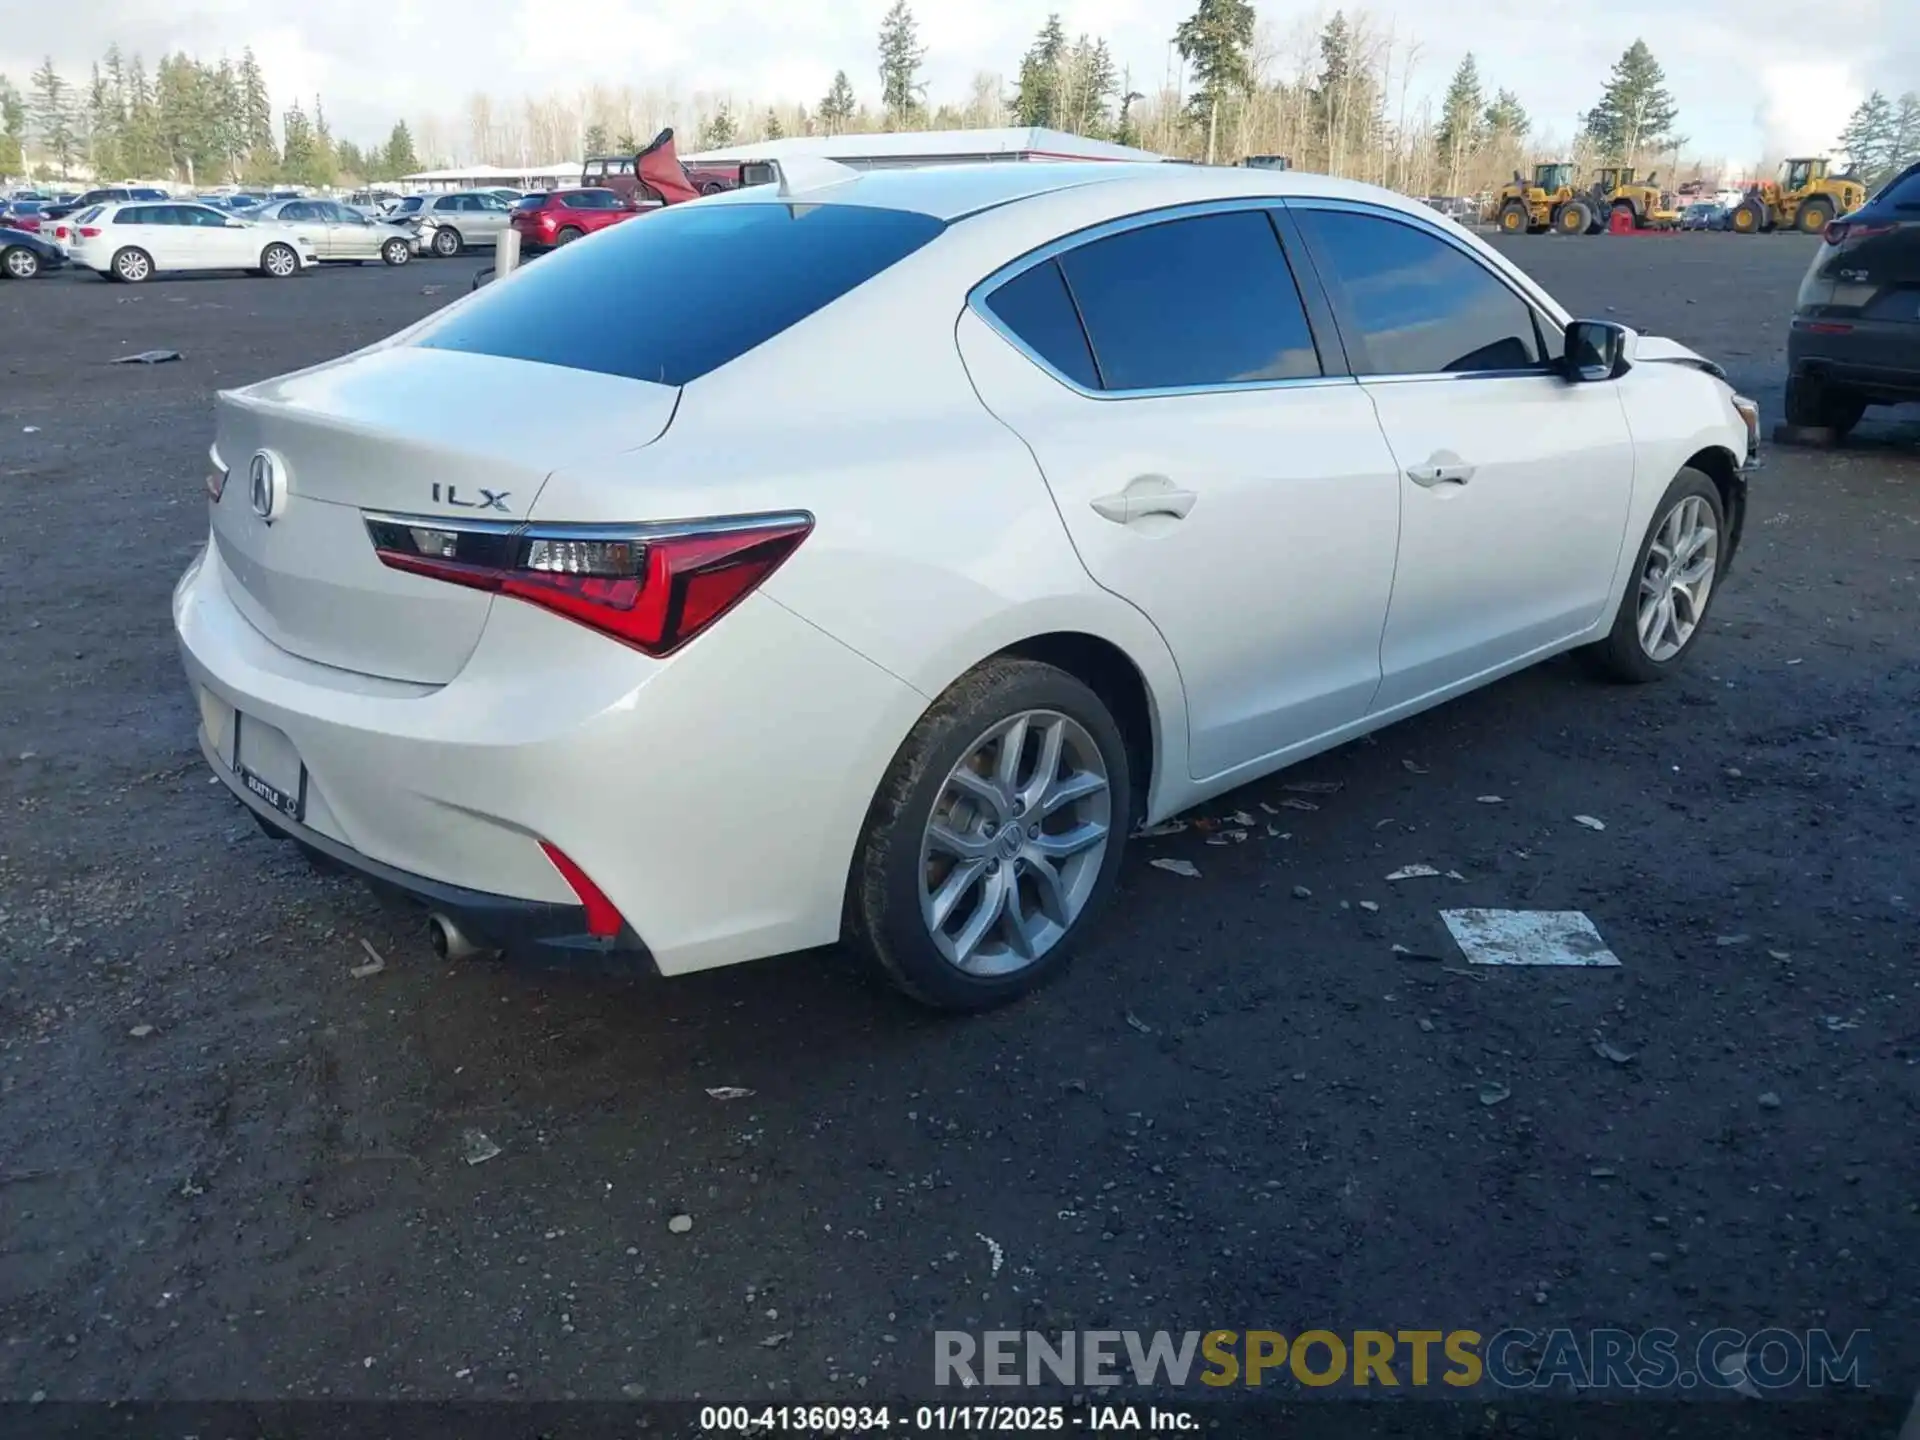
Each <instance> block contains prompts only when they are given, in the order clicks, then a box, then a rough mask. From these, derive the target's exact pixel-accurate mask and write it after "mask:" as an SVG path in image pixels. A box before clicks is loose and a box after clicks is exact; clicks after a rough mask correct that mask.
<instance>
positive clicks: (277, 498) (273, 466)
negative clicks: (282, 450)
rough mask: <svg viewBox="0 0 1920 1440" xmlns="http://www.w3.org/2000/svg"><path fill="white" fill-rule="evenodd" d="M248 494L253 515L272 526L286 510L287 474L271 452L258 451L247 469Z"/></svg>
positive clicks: (278, 458)
mask: <svg viewBox="0 0 1920 1440" xmlns="http://www.w3.org/2000/svg"><path fill="white" fill-rule="evenodd" d="M247 494H248V498H249V499H251V500H252V501H253V513H254V514H256V515H258V516H259V517H260V518H261V519H262V520H264V521H266V522H267V523H268V524H269V525H271V524H272V523H273V522H274V521H275V520H277V519H279V518H280V512H281V511H282V510H283V509H285V508H286V498H287V497H286V473H285V469H284V467H283V466H282V465H281V463H280V457H279V456H277V455H275V454H274V453H273V452H272V451H271V450H256V451H254V454H253V462H252V464H250V465H248V467H247Z"/></svg>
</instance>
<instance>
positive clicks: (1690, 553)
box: [1591, 469, 1727, 684]
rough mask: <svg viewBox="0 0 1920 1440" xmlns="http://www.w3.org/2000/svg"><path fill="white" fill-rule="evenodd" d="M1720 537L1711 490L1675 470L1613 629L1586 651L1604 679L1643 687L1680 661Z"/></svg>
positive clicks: (1721, 546) (1720, 548) (1706, 482)
mask: <svg viewBox="0 0 1920 1440" xmlns="http://www.w3.org/2000/svg"><path fill="white" fill-rule="evenodd" d="M1726 533H1727V522H1726V514H1725V512H1724V511H1723V510H1722V508H1721V500H1720V490H1719V487H1717V486H1716V485H1715V484H1714V483H1713V480H1712V479H1711V478H1710V477H1709V476H1707V475H1704V474H1702V473H1701V472H1700V471H1698V470H1692V469H1688V470H1682V471H1681V472H1680V473H1679V474H1678V475H1676V476H1675V477H1674V480H1673V483H1672V484H1671V485H1669V486H1668V487H1667V493H1666V494H1664V495H1662V496H1661V497H1660V503H1659V504H1658V505H1657V506H1655V507H1654V512H1653V523H1652V525H1650V526H1649V527H1648V528H1647V534H1646V538H1645V539H1644V540H1642V541H1641V542H1640V550H1639V553H1638V555H1637V556H1636V558H1635V560H1634V567H1633V574H1632V577H1631V578H1630V579H1629V580H1628V582H1627V590H1626V594H1624V595H1623V596H1621V597H1620V609H1619V610H1618V611H1617V612H1616V613H1615V615H1614V621H1613V629H1612V630H1611V631H1609V632H1608V634H1607V638H1606V639H1604V640H1602V641H1600V642H1599V643H1598V644H1596V645H1594V646H1593V647H1592V651H1591V653H1592V656H1593V659H1594V660H1595V662H1596V663H1597V664H1598V666H1599V668H1600V670H1601V671H1602V672H1603V673H1604V674H1606V675H1607V676H1608V677H1610V678H1612V679H1615V680H1621V681H1625V682H1627V683H1629V684H1645V683H1646V682H1648V681H1650V680H1658V679H1660V678H1661V677H1662V676H1664V675H1666V674H1667V673H1668V672H1669V671H1670V670H1672V669H1674V668H1675V667H1676V666H1678V665H1679V663H1680V662H1681V661H1682V660H1683V659H1685V658H1686V656H1687V653H1688V652H1689V651H1690V650H1692V649H1693V646H1694V644H1695V642H1696V641H1698V640H1699V638H1700V636H1701V633H1702V632H1703V630H1704V629H1705V626H1706V622H1707V611H1708V609H1709V607H1710V606H1711V605H1712V604H1713V596H1714V587H1715V585H1716V583H1717V582H1718V580H1719V578H1720V560H1721V556H1722V555H1723V554H1724V553H1725V550H1726Z"/></svg>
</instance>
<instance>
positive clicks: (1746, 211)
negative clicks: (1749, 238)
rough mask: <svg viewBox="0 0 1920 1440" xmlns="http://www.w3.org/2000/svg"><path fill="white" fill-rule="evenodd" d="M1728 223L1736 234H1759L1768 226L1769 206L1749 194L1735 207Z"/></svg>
mask: <svg viewBox="0 0 1920 1440" xmlns="http://www.w3.org/2000/svg"><path fill="white" fill-rule="evenodd" d="M1728 225H1729V227H1730V228H1731V229H1732V230H1733V232H1734V233H1735V234H1736V235H1758V234H1759V233H1760V232H1761V231H1763V230H1765V229H1766V228H1767V207H1766V206H1764V205H1762V204H1761V203H1760V202H1759V201H1758V200H1756V199H1754V198H1753V197H1752V196H1751V195H1749V196H1748V197H1747V198H1746V199H1745V200H1742V201H1741V202H1740V203H1739V204H1738V205H1736V206H1734V207H1733V218H1732V219H1731V220H1730V221H1728Z"/></svg>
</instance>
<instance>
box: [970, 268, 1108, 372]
mask: <svg viewBox="0 0 1920 1440" xmlns="http://www.w3.org/2000/svg"><path fill="white" fill-rule="evenodd" d="M987 309H989V310H991V311H992V312H993V314H994V317H995V318H996V319H998V320H999V322H1000V323H1001V324H1002V325H1004V326H1006V327H1007V329H1009V330H1011V331H1012V332H1013V333H1014V334H1015V335H1017V336H1018V337H1019V338H1020V340H1021V341H1022V342H1023V343H1024V344H1025V345H1026V346H1027V348H1028V349H1030V350H1032V351H1033V352H1034V354H1036V355H1038V356H1039V357H1040V358H1041V359H1042V360H1044V361H1046V362H1047V363H1048V364H1049V365H1051V366H1053V368H1054V369H1056V370H1058V371H1059V372H1060V373H1061V374H1062V375H1065V376H1066V377H1067V378H1068V379H1069V380H1072V381H1073V382H1075V383H1076V384H1078V385H1083V386H1085V387H1086V388H1087V389H1089V390H1098V389H1099V388H1100V375H1099V372H1098V371H1096V370H1095V369H1094V365H1093V351H1092V350H1090V349H1089V348H1088V347H1087V332H1086V331H1085V330H1084V329H1082V328H1081V325H1080V314H1079V312H1078V311H1077V310H1075V309H1074V308H1073V297H1072V296H1071V295H1069V294H1068V293H1067V282H1066V279H1065V277H1064V276H1062V275H1061V273H1060V266H1059V264H1058V262H1056V261H1053V260H1047V261H1044V262H1042V263H1041V264H1038V265H1035V266H1034V267H1033V268H1032V269H1030V270H1024V271H1022V272H1021V273H1020V274H1018V275H1016V276H1014V277H1013V279H1011V280H1009V281H1007V283H1006V284H1004V285H1002V286H1001V287H1000V288H999V289H998V290H995V291H994V292H993V294H991V295H989V296H988V297H987Z"/></svg>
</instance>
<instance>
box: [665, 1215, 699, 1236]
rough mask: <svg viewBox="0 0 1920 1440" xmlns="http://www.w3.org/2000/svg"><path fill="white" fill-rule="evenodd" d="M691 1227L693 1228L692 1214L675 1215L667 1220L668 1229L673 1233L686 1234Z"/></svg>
mask: <svg viewBox="0 0 1920 1440" xmlns="http://www.w3.org/2000/svg"><path fill="white" fill-rule="evenodd" d="M691 1229H693V1217H692V1216H691V1215H675V1216H673V1217H672V1218H671V1219H670V1220H668V1221H667V1230H668V1231H669V1232H670V1233H671V1234H674V1235H684V1234H686V1233H687V1232H688V1231H689V1230H691Z"/></svg>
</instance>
